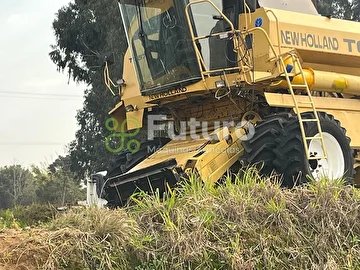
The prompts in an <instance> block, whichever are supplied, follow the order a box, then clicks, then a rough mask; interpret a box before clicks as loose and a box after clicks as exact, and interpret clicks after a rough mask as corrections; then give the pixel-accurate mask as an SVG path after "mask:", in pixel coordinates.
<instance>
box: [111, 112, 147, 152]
mask: <svg viewBox="0 0 360 270" xmlns="http://www.w3.org/2000/svg"><path fill="white" fill-rule="evenodd" d="M128 122H133V123H134V124H135V125H136V126H137V127H138V128H137V129H136V130H135V131H133V132H131V133H127V132H125V126H126V125H127V123H128ZM105 127H106V129H107V130H109V131H112V132H114V133H112V134H110V135H109V136H107V137H106V139H105V147H106V149H107V150H108V151H110V152H112V153H119V152H121V151H122V150H124V149H127V150H128V151H129V152H131V153H135V152H137V151H139V149H140V142H139V141H138V140H136V139H130V138H133V137H135V136H136V135H137V134H138V133H139V132H140V123H139V122H138V121H137V120H136V119H132V118H129V119H126V120H124V121H123V122H122V123H121V126H120V131H119V122H118V121H117V120H116V119H115V118H113V117H111V118H109V119H107V120H106V122H105ZM127 138H128V139H129V140H128V141H127V142H125V141H126V139H127Z"/></svg>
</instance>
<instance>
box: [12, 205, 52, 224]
mask: <svg viewBox="0 0 360 270" xmlns="http://www.w3.org/2000/svg"><path fill="white" fill-rule="evenodd" d="M12 211H13V214H14V217H15V218H16V220H17V221H18V222H19V223H20V224H21V226H33V225H37V224H40V223H46V222H49V221H51V220H52V219H53V218H54V217H55V215H56V213H57V210H56V209H55V208H54V207H53V206H52V205H48V204H45V205H44V204H31V205H28V206H16V207H15V208H14V209H13V210H12Z"/></svg>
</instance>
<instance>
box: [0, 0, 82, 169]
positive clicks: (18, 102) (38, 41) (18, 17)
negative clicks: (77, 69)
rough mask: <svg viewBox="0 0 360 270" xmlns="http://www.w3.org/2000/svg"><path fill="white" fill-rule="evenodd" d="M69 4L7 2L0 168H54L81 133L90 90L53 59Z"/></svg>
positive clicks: (63, 0)
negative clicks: (60, 16)
mask: <svg viewBox="0 0 360 270" xmlns="http://www.w3.org/2000/svg"><path fill="white" fill-rule="evenodd" d="M68 3H69V0H33V1H29V0H1V9H0V61H1V67H0V166H6V165H13V164H20V165H23V166H25V167H27V166H29V165H31V164H35V165H47V164H51V163H52V162H53V161H54V160H55V159H56V158H57V157H58V156H59V155H64V154H65V153H66V145H67V144H68V143H69V142H70V141H72V140H73V139H74V138H75V132H76V130H77V129H78V127H77V123H76V119H75V117H76V113H77V110H79V109H81V108H82V103H83V92H84V90H85V88H86V86H85V85H79V84H76V83H75V82H73V81H70V82H69V83H68V77H67V74H66V73H59V72H58V71H57V70H56V65H55V64H53V63H52V62H51V60H50V58H49V52H50V51H51V48H50V45H51V44H55V37H54V34H53V29H52V21H53V20H54V18H55V13H56V12H57V11H58V10H59V9H60V8H61V7H62V6H64V5H67V4H68Z"/></svg>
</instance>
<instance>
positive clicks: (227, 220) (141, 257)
mask: <svg viewBox="0 0 360 270" xmlns="http://www.w3.org/2000/svg"><path fill="white" fill-rule="evenodd" d="M134 202H135V204H134V205H133V206H131V207H127V208H125V209H119V210H115V211H110V210H106V209H102V210H98V209H88V210H86V211H75V212H74V211H73V212H72V211H70V212H68V213H66V214H64V215H62V216H61V217H58V218H57V219H55V220H54V221H53V222H52V223H51V224H50V225H49V229H48V231H47V234H45V236H44V238H43V239H42V240H41V241H38V242H37V243H38V244H37V245H35V246H36V248H37V249H38V250H39V251H41V252H42V253H41V254H46V257H44V256H42V260H41V267H42V269H137V270H140V269H144V270H145V269H149V270H150V269H360V247H359V245H360V223H359V213H360V212H359V207H360V194H359V191H358V190H356V189H354V188H353V187H344V186H343V183H342V182H341V181H334V182H328V181H326V180H322V181H319V182H316V183H311V184H309V186H307V187H301V188H296V189H293V190H287V189H285V190H284V189H281V188H280V187H279V185H278V184H276V183H274V181H270V180H269V179H261V177H260V176H259V175H258V174H257V173H256V171H255V170H253V169H249V170H248V171H247V172H246V173H243V174H242V175H241V177H236V179H235V180H234V179H233V177H228V178H227V179H225V180H224V182H223V183H222V184H221V185H220V186H219V187H216V188H215V187H213V186H204V185H202V184H201V183H200V182H199V181H198V180H197V179H196V178H195V177H193V178H191V179H190V181H189V182H187V183H184V184H183V186H182V187H180V188H179V189H177V190H174V191H172V192H170V193H169V194H167V195H166V199H165V200H162V199H160V196H155V197H151V196H148V195H146V194H140V198H139V197H138V199H135V198H134ZM34 248H35V247H34ZM39 264H40V261H39Z"/></svg>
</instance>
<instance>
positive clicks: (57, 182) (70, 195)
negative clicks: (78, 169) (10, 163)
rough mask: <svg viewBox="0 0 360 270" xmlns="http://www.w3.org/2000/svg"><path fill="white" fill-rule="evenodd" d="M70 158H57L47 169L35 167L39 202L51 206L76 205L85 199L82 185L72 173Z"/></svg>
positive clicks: (33, 169)
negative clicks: (81, 188)
mask: <svg viewBox="0 0 360 270" xmlns="http://www.w3.org/2000/svg"><path fill="white" fill-rule="evenodd" d="M70 165H71V164H70V156H66V157H62V156H60V157H59V158H57V159H56V160H55V161H54V162H53V163H52V164H50V165H49V166H48V168H46V169H41V168H39V167H36V166H34V167H33V168H32V172H33V174H34V175H35V179H36V195H37V198H38V202H40V203H51V204H62V205H64V204H67V203H76V202H77V201H78V200H82V199H84V198H85V192H84V191H81V190H80V183H79V181H76V179H75V174H74V173H73V172H71V171H70Z"/></svg>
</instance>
